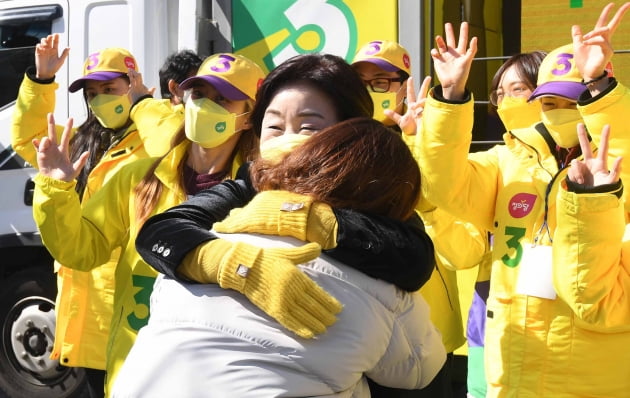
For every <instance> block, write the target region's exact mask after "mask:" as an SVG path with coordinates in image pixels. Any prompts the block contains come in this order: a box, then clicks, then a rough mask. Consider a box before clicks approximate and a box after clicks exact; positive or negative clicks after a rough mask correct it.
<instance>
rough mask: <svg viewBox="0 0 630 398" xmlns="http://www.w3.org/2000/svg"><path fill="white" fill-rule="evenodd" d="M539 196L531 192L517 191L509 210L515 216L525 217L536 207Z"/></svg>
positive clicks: (511, 200)
mask: <svg viewBox="0 0 630 398" xmlns="http://www.w3.org/2000/svg"><path fill="white" fill-rule="evenodd" d="M536 198H538V196H536V195H532V194H531V193H517V194H516V195H514V196H512V199H510V204H509V205H508V211H509V212H510V215H511V216H512V217H514V218H523V217H525V216H526V215H528V214H529V213H530V212H531V211H532V209H533V208H534V203H536Z"/></svg>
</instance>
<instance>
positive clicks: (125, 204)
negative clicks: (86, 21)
mask: <svg viewBox="0 0 630 398" xmlns="http://www.w3.org/2000/svg"><path fill="white" fill-rule="evenodd" d="M189 145H190V142H189V141H185V142H183V143H182V144H180V145H179V146H177V147H176V148H174V149H173V150H172V151H171V152H170V153H169V154H168V155H167V156H166V157H165V158H164V159H163V160H162V161H161V163H160V165H159V166H158V168H157V169H156V171H155V173H156V175H157V176H158V178H159V179H160V181H161V182H162V183H163V185H164V187H163V191H162V193H161V195H160V198H159V200H158V202H157V206H156V207H155V209H154V210H153V211H152V213H151V214H156V213H158V212H160V211H164V210H166V209H168V208H170V207H172V206H174V205H176V204H178V203H181V202H182V201H184V200H185V199H186V194H185V192H184V191H183V190H182V189H181V188H180V187H179V185H178V183H177V178H178V177H177V176H178V173H177V166H178V164H179V162H180V161H181V159H182V157H183V156H184V154H185V153H186V150H187V148H188V146H189ZM154 161H155V159H154V158H146V159H142V160H139V161H137V162H134V163H131V164H128V165H126V166H125V167H123V168H122V169H121V170H120V171H119V172H118V173H117V174H116V175H115V176H113V177H112V178H111V179H110V180H109V181H108V183H107V184H105V185H104V186H103V187H102V188H101V189H100V190H99V191H98V192H96V193H95V194H94V195H93V196H92V197H91V198H90V200H89V201H87V202H85V203H84V205H83V208H81V205H80V204H79V198H78V195H77V194H76V192H75V191H74V185H75V183H74V182H63V181H59V180H55V179H51V178H48V177H44V176H42V175H41V174H38V175H37V176H36V177H35V184H36V185H35V196H34V205H33V213H34V216H35V221H36V222H37V225H38V226H39V228H40V231H41V235H42V239H43V241H44V243H45V245H46V247H47V248H48V249H49V250H50V252H51V254H52V255H53V257H54V258H56V259H58V261H59V262H61V263H63V264H64V265H65V266H66V267H68V268H71V269H73V270H76V271H90V270H92V269H94V268H96V267H99V266H100V265H101V264H103V263H105V262H107V260H108V259H109V258H110V257H111V254H112V252H113V251H115V250H116V249H117V248H120V249H121V250H120V257H119V259H118V262H117V264H114V271H115V284H116V289H115V291H114V298H113V313H114V314H115V315H114V316H113V318H112V320H111V327H110V334H109V339H108V342H107V360H106V371H107V386H106V390H108V389H109V388H110V387H111V385H112V382H113V380H114V379H115V377H116V372H117V371H118V369H119V368H120V366H121V365H122V363H123V361H124V359H125V357H126V355H127V353H128V352H129V350H130V349H131V346H132V344H133V342H134V340H135V337H136V334H137V333H138V330H139V329H140V328H141V327H142V326H144V325H145V324H146V322H147V320H148V316H149V297H150V295H151V291H152V289H153V281H154V280H155V277H156V275H157V272H156V271H155V270H154V269H153V268H151V267H150V266H149V265H147V264H146V263H145V262H144V261H143V260H142V258H141V257H140V255H139V254H138V253H137V252H136V250H135V237H136V235H137V232H138V229H139V225H138V224H137V223H136V219H135V217H136V211H135V202H136V201H135V195H134V189H135V187H136V186H137V185H138V183H139V182H140V181H141V180H142V178H143V177H144V176H145V174H146V172H147V171H148V170H149V168H150V167H151V165H152V164H153V162H154Z"/></svg>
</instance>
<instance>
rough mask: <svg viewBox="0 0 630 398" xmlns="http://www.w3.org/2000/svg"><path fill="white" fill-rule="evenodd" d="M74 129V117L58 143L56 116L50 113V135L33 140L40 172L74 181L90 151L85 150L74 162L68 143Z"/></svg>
mask: <svg viewBox="0 0 630 398" xmlns="http://www.w3.org/2000/svg"><path fill="white" fill-rule="evenodd" d="M71 131H72V119H68V121H67V122H66V126H65V128H64V130H63V133H62V135H61V141H60V142H59V144H57V131H56V126H55V118H54V116H53V114H52V113H49V114H48V136H47V137H44V138H42V139H41V140H39V139H34V140H33V145H35V150H36V151H37V165H38V167H39V173H40V174H42V175H45V176H47V177H51V178H54V179H57V180H62V181H68V182H69V181H72V180H74V179H75V178H76V177H77V176H78V175H79V172H80V171H81V169H82V168H83V166H85V162H87V158H88V152H83V153H82V154H81V156H79V159H77V160H76V161H75V162H72V161H71V160H70V157H69V151H68V143H69V142H70V133H71Z"/></svg>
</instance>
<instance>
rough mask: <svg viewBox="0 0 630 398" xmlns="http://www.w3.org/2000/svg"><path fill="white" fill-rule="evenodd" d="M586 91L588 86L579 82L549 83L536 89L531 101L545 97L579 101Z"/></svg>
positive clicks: (530, 97)
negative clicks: (551, 96) (550, 96)
mask: <svg viewBox="0 0 630 398" xmlns="http://www.w3.org/2000/svg"><path fill="white" fill-rule="evenodd" d="M584 90H586V86H585V85H583V84H582V83H578V82H547V83H543V84H541V85H540V86H538V87H536V89H535V90H534V92H533V93H532V95H530V96H529V101H531V100H534V99H536V98H538V97H542V96H544V95H553V96H556V97H563V98H566V99H569V100H573V101H577V100H578V98H579V97H580V94H582V92H584Z"/></svg>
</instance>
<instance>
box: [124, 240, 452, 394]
mask: <svg viewBox="0 0 630 398" xmlns="http://www.w3.org/2000/svg"><path fill="white" fill-rule="evenodd" d="M221 236H222V237H223V238H226V239H230V240H239V241H245V242H247V243H250V244H255V245H257V246H262V247H279V246H298V245H302V244H303V242H300V241H297V240H294V239H292V238H280V237H277V236H263V235H254V234H230V235H221ZM301 268H302V269H303V270H304V272H306V273H307V274H308V275H309V276H310V277H311V278H312V279H313V280H315V281H316V282H317V283H318V284H319V285H320V286H322V287H323V288H324V289H326V291H328V292H329V293H331V294H332V295H333V296H335V297H336V298H337V299H338V300H339V301H340V302H341V303H343V305H344V309H343V311H342V312H341V313H340V314H339V315H338V321H337V322H336V323H335V324H334V325H333V326H331V327H330V328H329V329H328V331H327V332H326V333H325V334H323V335H320V336H318V337H317V338H315V339H311V340H307V339H302V338H299V337H297V336H296V335H294V334H292V333H291V332H289V331H287V330H286V329H284V328H283V327H282V326H281V325H280V324H278V323H277V322H276V321H274V320H273V319H271V318H270V317H269V316H267V315H266V314H265V313H263V312H262V311H261V310H259V309H258V308H256V307H255V306H254V305H253V304H251V303H250V302H249V301H248V300H247V299H246V298H245V297H244V296H242V295H240V294H239V293H237V292H235V291H231V290H224V289H221V288H220V287H219V286H218V285H200V284H181V283H179V282H177V281H175V280H173V279H170V278H168V277H164V276H160V277H158V279H157V281H156V283H155V286H154V290H153V294H152V296H151V317H150V319H149V324H148V325H147V326H145V327H144V328H142V329H141V330H140V333H139V334H138V337H137V339H136V342H135V345H134V346H133V348H132V350H131V352H130V353H129V356H128V357H127V360H126V361H125V364H124V365H123V367H122V369H121V371H120V373H119V375H118V377H117V379H116V382H115V385H114V389H113V397H116V398H122V397H152V398H155V397H181V398H184V397H240V398H245V397H286V396H291V397H312V396H317V397H333V396H334V397H369V391H368V387H367V383H366V381H365V378H364V375H367V376H369V377H370V378H372V379H373V380H374V381H376V382H377V383H379V384H381V385H385V386H392V387H398V388H407V389H417V388H422V387H424V386H426V385H427V384H428V383H429V382H430V381H431V380H432V379H433V377H434V376H435V375H436V374H437V372H438V371H439V369H440V368H441V367H442V365H443V363H444V360H445V350H444V347H443V345H442V342H441V337H440V335H439V332H438V331H437V330H436V329H435V327H434V326H433V324H432V323H431V321H430V317H429V308H428V306H427V304H426V303H425V301H424V299H423V298H422V296H420V294H418V293H412V294H409V293H405V292H403V291H401V290H399V289H397V288H396V287H394V285H391V284H389V283H386V282H383V281H381V280H376V279H372V278H370V277H368V276H366V275H364V274H362V273H360V272H359V271H357V270H354V269H351V268H349V267H346V266H344V265H342V264H340V263H338V262H336V261H334V260H332V259H330V258H328V257H326V256H324V255H322V256H321V257H320V258H318V259H317V260H315V261H313V262H310V263H307V264H304V265H302V266H301Z"/></svg>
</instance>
